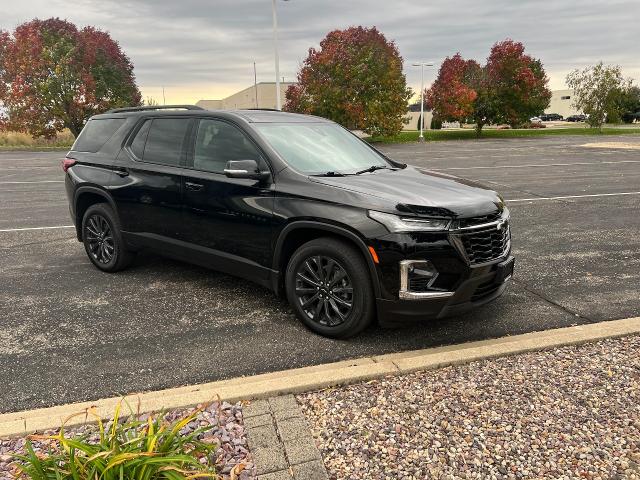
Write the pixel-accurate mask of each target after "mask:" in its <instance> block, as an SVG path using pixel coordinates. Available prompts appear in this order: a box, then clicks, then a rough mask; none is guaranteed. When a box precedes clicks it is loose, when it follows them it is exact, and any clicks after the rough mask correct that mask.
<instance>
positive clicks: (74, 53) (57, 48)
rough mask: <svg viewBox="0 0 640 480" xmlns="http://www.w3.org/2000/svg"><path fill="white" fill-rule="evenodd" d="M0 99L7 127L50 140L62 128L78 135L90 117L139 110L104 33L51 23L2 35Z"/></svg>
mask: <svg viewBox="0 0 640 480" xmlns="http://www.w3.org/2000/svg"><path fill="white" fill-rule="evenodd" d="M0 100H2V102H4V106H5V108H6V110H7V112H8V118H5V119H4V124H5V127H6V128H9V129H12V130H17V131H24V132H28V133H30V134H31V135H33V136H34V137H37V136H45V137H52V136H54V135H55V134H56V132H59V131H61V130H63V129H65V128H68V129H69V130H70V131H71V133H73V134H74V135H75V136H77V135H78V134H79V133H80V131H81V130H82V127H83V126H84V123H85V122H86V120H87V118H88V117H90V116H91V115H95V114H97V113H102V112H104V111H106V110H108V109H110V108H114V107H121V106H128V105H139V104H140V101H141V95H140V91H139V90H138V87H137V86H136V83H135V77H134V75H133V66H132V64H131V62H130V60H129V58H128V57H127V56H126V55H125V54H124V53H123V52H122V50H121V49H120V46H119V45H118V43H117V42H116V41H114V40H113V39H112V38H111V37H110V36H109V34H108V33H106V32H103V31H100V30H97V29H95V28H93V27H85V28H83V29H81V30H78V28H77V27H76V26H75V25H73V24H72V23H70V22H67V21H65V20H61V19H59V18H50V19H47V20H37V19H36V20H32V21H30V22H27V23H23V24H22V25H20V26H18V27H17V28H16V29H15V32H13V35H12V34H10V33H9V32H6V31H0Z"/></svg>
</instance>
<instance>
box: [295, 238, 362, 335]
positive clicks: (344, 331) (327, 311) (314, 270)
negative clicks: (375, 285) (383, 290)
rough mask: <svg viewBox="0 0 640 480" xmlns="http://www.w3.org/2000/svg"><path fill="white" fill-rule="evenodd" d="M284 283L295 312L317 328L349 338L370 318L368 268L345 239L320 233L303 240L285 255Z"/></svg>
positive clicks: (303, 320)
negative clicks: (302, 243) (291, 253)
mask: <svg viewBox="0 0 640 480" xmlns="http://www.w3.org/2000/svg"><path fill="white" fill-rule="evenodd" d="M285 284H286V285H285V287H286V292H287V298H288V300H289V303H290V304H291V306H292V307H293V309H294V311H295V313H296V315H297V317H298V318H299V319H300V320H301V321H302V323H304V324H305V325H306V326H307V327H308V328H310V329H311V330H313V331H314V332H316V333H319V334H321V335H325V336H327V337H333V338H347V337H351V336H353V335H356V334H358V333H360V332H361V331H362V330H364V329H365V328H366V327H367V326H368V325H369V324H370V323H371V322H372V320H373V317H374V298H373V292H372V289H371V278H370V276H369V270H368V268H367V265H366V263H365V260H364V258H363V257H362V254H361V253H360V252H359V251H358V250H357V249H356V248H355V247H353V246H351V245H350V244H348V243H347V242H344V241H341V240H337V239H334V238H319V239H316V240H312V241H310V242H308V243H305V244H304V245H302V246H301V247H300V248H299V249H298V250H297V251H296V252H295V253H294V254H293V256H292V257H291V260H290V261H289V265H288V266H287V272H286V276H285Z"/></svg>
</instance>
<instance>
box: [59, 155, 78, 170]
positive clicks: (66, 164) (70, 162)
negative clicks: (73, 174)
mask: <svg viewBox="0 0 640 480" xmlns="http://www.w3.org/2000/svg"><path fill="white" fill-rule="evenodd" d="M75 164H76V161H75V160H74V159H73V158H65V159H64V160H62V170H64V171H65V172H66V171H67V170H69V168H71V167H73V166H74V165H75Z"/></svg>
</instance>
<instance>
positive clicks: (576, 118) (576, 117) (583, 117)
mask: <svg viewBox="0 0 640 480" xmlns="http://www.w3.org/2000/svg"><path fill="white" fill-rule="evenodd" d="M566 120H567V122H584V121H586V120H587V116H586V115H581V114H580V115H569V116H568V117H567V119H566Z"/></svg>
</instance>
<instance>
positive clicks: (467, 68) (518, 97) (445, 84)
mask: <svg viewBox="0 0 640 480" xmlns="http://www.w3.org/2000/svg"><path fill="white" fill-rule="evenodd" d="M547 84H548V79H547V76H546V74H545V72H544V68H543V67H542V62H540V60H536V59H533V58H531V57H530V56H528V55H525V54H524V46H523V45H522V43H519V42H514V41H513V40H505V41H503V42H498V43H496V44H495V45H494V46H493V48H492V49H491V54H490V55H489V58H488V59H487V64H486V65H485V66H481V65H480V64H479V63H478V62H476V61H475V60H465V59H464V58H462V56H461V55H460V54H459V53H456V54H455V55H454V56H453V57H450V58H449V57H447V58H446V59H445V61H444V62H443V63H442V65H441V67H440V70H439V72H438V78H437V79H436V81H435V82H434V83H433V85H431V87H430V88H429V89H428V90H427V91H426V94H425V98H426V99H427V100H426V101H427V107H428V108H431V109H433V113H434V116H436V117H438V118H440V119H441V120H448V121H460V122H465V121H470V120H472V121H473V122H474V123H475V124H476V132H477V134H478V135H480V134H481V132H482V128H483V127H484V125H486V124H488V123H499V122H505V123H508V124H509V125H511V126H512V127H516V126H519V125H521V124H522V123H525V122H526V121H528V119H529V118H530V117H532V116H534V115H538V114H539V113H542V112H543V111H544V109H545V108H547V106H548V105H549V101H550V99H551V91H550V90H549V89H548V88H547Z"/></svg>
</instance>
